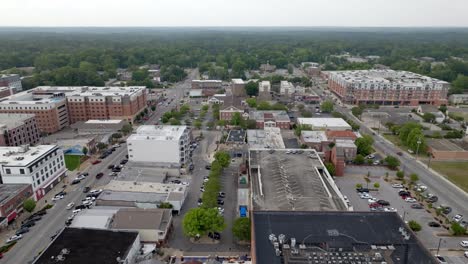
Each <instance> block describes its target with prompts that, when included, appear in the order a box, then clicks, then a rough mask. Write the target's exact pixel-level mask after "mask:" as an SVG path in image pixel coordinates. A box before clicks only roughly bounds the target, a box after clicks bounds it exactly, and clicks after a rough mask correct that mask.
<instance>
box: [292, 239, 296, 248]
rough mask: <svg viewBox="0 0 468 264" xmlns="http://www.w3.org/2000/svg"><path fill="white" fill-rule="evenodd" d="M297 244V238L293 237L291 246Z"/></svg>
mask: <svg viewBox="0 0 468 264" xmlns="http://www.w3.org/2000/svg"><path fill="white" fill-rule="evenodd" d="M295 246H296V238H294V237H292V238H291V247H292V248H294V247H295Z"/></svg>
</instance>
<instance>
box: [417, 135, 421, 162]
mask: <svg viewBox="0 0 468 264" xmlns="http://www.w3.org/2000/svg"><path fill="white" fill-rule="evenodd" d="M421 143H422V142H421V137H418V141H417V142H416V144H418V147H417V148H416V160H418V159H419V145H421Z"/></svg>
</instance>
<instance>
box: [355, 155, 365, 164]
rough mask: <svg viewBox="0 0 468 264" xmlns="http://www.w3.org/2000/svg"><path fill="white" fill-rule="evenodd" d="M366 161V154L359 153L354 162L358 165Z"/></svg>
mask: <svg viewBox="0 0 468 264" xmlns="http://www.w3.org/2000/svg"><path fill="white" fill-rule="evenodd" d="M365 161H366V160H365V159H364V156H363V155H361V154H357V155H356V158H354V163H355V164H358V165H361V164H364V162H365Z"/></svg>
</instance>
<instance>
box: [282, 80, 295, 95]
mask: <svg viewBox="0 0 468 264" xmlns="http://www.w3.org/2000/svg"><path fill="white" fill-rule="evenodd" d="M294 92H295V89H294V85H293V84H292V83H291V82H288V81H281V83H280V94H281V95H290V94H293V93H294Z"/></svg>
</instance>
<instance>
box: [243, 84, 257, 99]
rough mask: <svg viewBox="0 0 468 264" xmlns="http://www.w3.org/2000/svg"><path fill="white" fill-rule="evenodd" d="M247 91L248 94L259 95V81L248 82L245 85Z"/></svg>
mask: <svg viewBox="0 0 468 264" xmlns="http://www.w3.org/2000/svg"><path fill="white" fill-rule="evenodd" d="M245 92H246V93H247V95H248V96H257V95H258V83H257V82H248V83H247V84H246V85H245Z"/></svg>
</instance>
